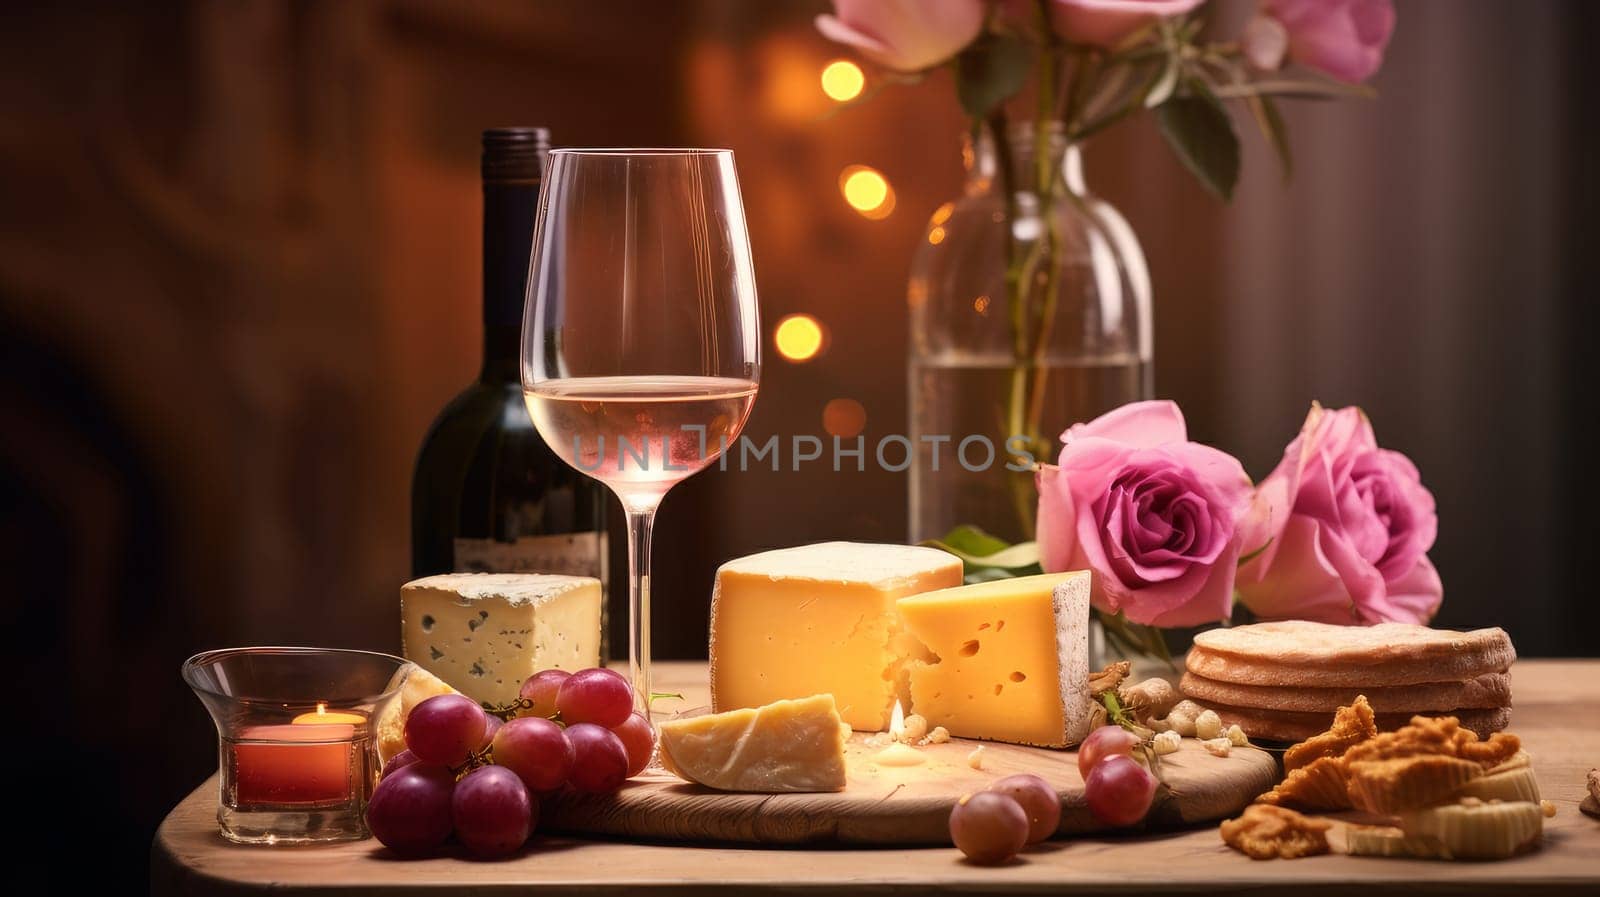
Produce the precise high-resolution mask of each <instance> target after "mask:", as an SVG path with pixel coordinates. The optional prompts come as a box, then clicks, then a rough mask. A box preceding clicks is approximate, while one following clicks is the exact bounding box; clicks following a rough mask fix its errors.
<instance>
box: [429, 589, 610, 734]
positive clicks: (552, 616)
mask: <svg viewBox="0 0 1600 897" xmlns="http://www.w3.org/2000/svg"><path fill="white" fill-rule="evenodd" d="M400 616H401V626H400V629H401V635H400V637H401V644H402V650H404V652H405V656H406V658H407V659H408V660H410V661H412V662H413V663H415V664H417V665H418V666H420V667H422V668H423V669H425V670H427V671H428V672H430V673H432V674H434V675H435V676H437V677H439V678H440V679H442V680H444V681H445V682H447V683H449V685H450V686H451V687H452V688H454V689H456V690H457V691H459V692H461V693H462V694H464V695H466V696H468V697H470V698H472V699H473V700H475V701H487V702H489V703H491V704H504V703H506V702H509V701H512V700H514V699H515V698H516V697H517V691H518V690H519V689H520V688H521V687H522V682H523V680H524V679H526V678H528V677H529V676H531V675H533V674H534V673H536V672H538V671H540V670H543V669H550V668H556V669H563V670H580V669H584V668H586V667H593V666H599V664H600V580H598V579H595V578H593V577H590V576H557V575H554V574H544V573H445V574H441V575H438V576H428V577H424V578H423V579H418V580H415V581H412V582H408V583H406V584H405V585H404V586H403V587H401V589H400Z"/></svg>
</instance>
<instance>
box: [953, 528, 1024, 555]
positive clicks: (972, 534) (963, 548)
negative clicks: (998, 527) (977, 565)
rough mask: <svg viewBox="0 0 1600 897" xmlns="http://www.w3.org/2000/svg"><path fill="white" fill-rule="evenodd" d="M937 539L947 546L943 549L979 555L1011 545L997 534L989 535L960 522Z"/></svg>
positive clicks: (988, 553) (992, 552)
mask: <svg viewBox="0 0 1600 897" xmlns="http://www.w3.org/2000/svg"><path fill="white" fill-rule="evenodd" d="M938 541H940V542H943V543H944V544H945V545H947V546H949V548H947V549H945V550H947V551H952V549H953V551H952V553H953V554H971V555H977V556H979V557H982V556H985V555H991V554H994V553H995V552H997V551H1004V550H1005V549H1007V548H1010V547H1011V543H1010V542H1007V541H1006V540H1004V539H1002V538H999V537H998V536H991V535H989V534H988V533H986V532H984V531H983V530H982V529H979V528H978V527H976V526H973V525H972V524H970V523H963V524H961V525H960V526H958V527H956V528H955V529H953V530H951V531H950V532H948V533H945V534H944V535H943V536H942V537H940V539H939V540H938Z"/></svg>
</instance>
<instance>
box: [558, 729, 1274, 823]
mask: <svg viewBox="0 0 1600 897" xmlns="http://www.w3.org/2000/svg"><path fill="white" fill-rule="evenodd" d="M866 737H867V736H864V735H855V736H852V737H851V739H850V744H849V745H848V746H847V748H846V750H845V758H846V762H847V765H848V770H849V785H848V786H847V787H846V788H845V790H844V791H841V792H837V793H830V794H730V793H727V792H721V791H713V790H711V789H709V788H704V787H701V786H698V785H691V784H687V783H685V782H684V781H682V780H681V779H678V778H677V777H675V776H672V775H670V774H668V773H664V772H663V773H656V774H647V775H645V776H642V777H640V778H638V779H635V780H634V781H632V782H630V783H629V784H628V785H627V786H625V787H624V788H623V790H622V791H620V792H618V793H616V794H612V795H575V794H566V795H562V796H560V797H558V798H552V799H548V800H547V801H546V802H545V803H544V804H543V806H542V808H541V814H540V815H541V817H542V818H541V828H546V829H550V830H554V831H559V832H564V833H569V834H586V835H616V836H619V837H627V838H645V839H659V840H663V841H702V842H716V843H726V844H771V845H784V844H812V843H836V844H856V845H919V844H948V843H950V834H949V828H948V825H949V820H950V809H951V808H952V807H953V806H955V803H956V801H957V800H958V799H959V798H960V797H961V796H962V795H963V794H967V793H969V792H972V791H978V790H982V789H983V788H986V787H988V785H989V783H990V782H993V781H994V780H995V779H997V778H999V777H1001V776H1005V775H1010V774H1011V773H1016V772H1034V773H1038V774H1039V775H1042V776H1044V777H1045V779H1046V780H1047V781H1049V782H1050V783H1051V784H1053V785H1054V786H1055V787H1056V790H1057V791H1058V792H1059V793H1060V795H1061V805H1062V813H1061V827H1060V829H1059V832H1060V833H1061V834H1076V833H1082V832H1098V831H1107V830H1108V829H1107V827H1106V826H1103V825H1101V824H1099V823H1097V822H1096V821H1095V819H1094V817H1093V816H1092V815H1090V813H1089V808H1088V805H1087V804H1086V803H1085V800H1084V793H1083V779H1082V778H1081V777H1080V776H1079V775H1078V755H1077V753H1075V752H1071V751H1052V750H1047V749H1044V748H1029V747H1020V746H1016V745H1008V744H995V743H988V742H976V741H966V740H963V739H956V740H955V741H951V742H949V743H947V744H935V745H926V746H924V747H920V748H918V750H919V751H921V752H922V753H923V754H924V755H926V756H927V758H928V759H927V762H926V763H924V764H922V765H920V766H911V767H890V766H881V765H879V764H877V763H875V762H874V761H873V755H875V754H877V753H878V752H879V751H880V750H882V748H881V747H873V746H868V745H866V744H865V743H864V742H865V740H866ZM980 745H981V746H982V748H983V752H982V754H980V758H981V767H982V768H980V769H974V768H973V767H972V765H971V764H970V763H969V762H968V757H969V756H970V755H971V754H972V752H973V751H974V750H975V749H977V748H978V747H979V746H980ZM1161 766H1162V771H1163V774H1164V775H1165V777H1166V781H1167V783H1168V784H1169V785H1170V786H1171V789H1172V796H1171V797H1170V798H1169V799H1168V800H1166V801H1164V802H1163V803H1162V804H1160V805H1159V806H1157V807H1156V808H1154V809H1153V810H1152V811H1151V813H1150V816H1149V818H1148V819H1147V820H1146V822H1145V825H1144V828H1146V829H1170V828H1178V827H1182V826H1186V825H1192V824H1195V823H1203V822H1211V821H1215V820H1218V819H1224V818H1227V817H1230V816H1233V815H1236V814H1237V813H1238V812H1239V811H1240V810H1242V809H1243V808H1244V807H1245V806H1246V805H1247V804H1249V803H1250V802H1251V801H1252V800H1254V799H1255V797H1256V795H1258V794H1260V793H1261V792H1263V791H1266V790H1268V789H1269V788H1271V787H1272V786H1273V784H1274V783H1276V782H1277V780H1278V763H1277V760H1276V759H1275V758H1274V757H1273V756H1272V755H1271V754H1268V753H1267V752H1265V751H1262V750H1259V749H1256V748H1234V749H1233V751H1232V752H1231V753H1230V755H1229V756H1227V757H1216V756H1213V755H1212V754H1211V753H1210V752H1208V751H1206V750H1205V749H1204V748H1203V747H1201V746H1200V744H1199V742H1197V741H1195V740H1194V739H1185V740H1184V742H1183V747H1182V748H1181V749H1180V750H1179V751H1178V752H1176V753H1172V754H1167V755H1166V756H1164V757H1162V758H1161Z"/></svg>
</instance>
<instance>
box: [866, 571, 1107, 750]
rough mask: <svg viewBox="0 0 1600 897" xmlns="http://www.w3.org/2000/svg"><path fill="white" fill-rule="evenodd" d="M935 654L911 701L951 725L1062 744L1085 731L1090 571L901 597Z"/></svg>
mask: <svg viewBox="0 0 1600 897" xmlns="http://www.w3.org/2000/svg"><path fill="white" fill-rule="evenodd" d="M898 606H899V610H900V616H901V617H902V618H903V619H904V620H905V623H906V627H907V628H908V629H909V630H910V631H911V634H912V635H914V636H916V637H917V638H918V639H919V640H921V642H922V643H923V644H924V645H925V646H927V648H928V650H929V651H931V652H932V654H933V655H934V656H935V657H934V659H931V660H928V661H918V662H914V663H913V664H912V665H911V670H910V673H911V709H912V710H913V711H915V712H916V713H919V714H921V715H922V716H923V717H924V718H925V719H927V721H928V724H929V725H930V726H944V727H945V728H946V729H948V730H950V734H951V735H958V736H961V737H964V738H987V739H991V740H994V741H1009V742H1014V743H1017V744H1033V745H1040V746H1042V747H1068V746H1070V745H1073V744H1076V743H1078V742H1080V741H1082V740H1083V738H1084V736H1085V735H1087V734H1088V733H1089V719H1090V711H1091V710H1092V706H1093V702H1092V701H1091V699H1090V696H1089V635H1088V631H1089V630H1088V627H1089V574H1088V572H1087V571H1079V572H1076V573H1051V574H1045V575H1042V576H1025V577H1020V578H1017V579H1002V580H997V581H995V582H985V583H978V584H976V585H970V586H961V587H959V588H954V589H944V590H942V591H937V592H927V593H924V594H921V595H914V596H912V597H909V598H901V599H900V601H899V603H898Z"/></svg>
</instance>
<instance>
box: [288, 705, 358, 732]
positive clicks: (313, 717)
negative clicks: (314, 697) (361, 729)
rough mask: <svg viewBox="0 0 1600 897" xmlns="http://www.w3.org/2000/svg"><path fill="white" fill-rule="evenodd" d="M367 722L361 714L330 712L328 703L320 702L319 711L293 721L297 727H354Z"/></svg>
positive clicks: (310, 711)
mask: <svg viewBox="0 0 1600 897" xmlns="http://www.w3.org/2000/svg"><path fill="white" fill-rule="evenodd" d="M366 721H367V718H366V717H365V716H362V715H361V714H359V713H351V712H349V711H347V710H333V711H330V710H329V709H328V703H327V702H326V701H318V702H317V709H315V710H309V711H306V712H305V713H302V714H300V715H299V716H297V717H295V718H294V719H293V720H292V722H293V723H294V724H295V725H297V726H306V725H312V724H322V723H349V724H350V725H353V726H359V725H362V724H364V723H365V722H366Z"/></svg>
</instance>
